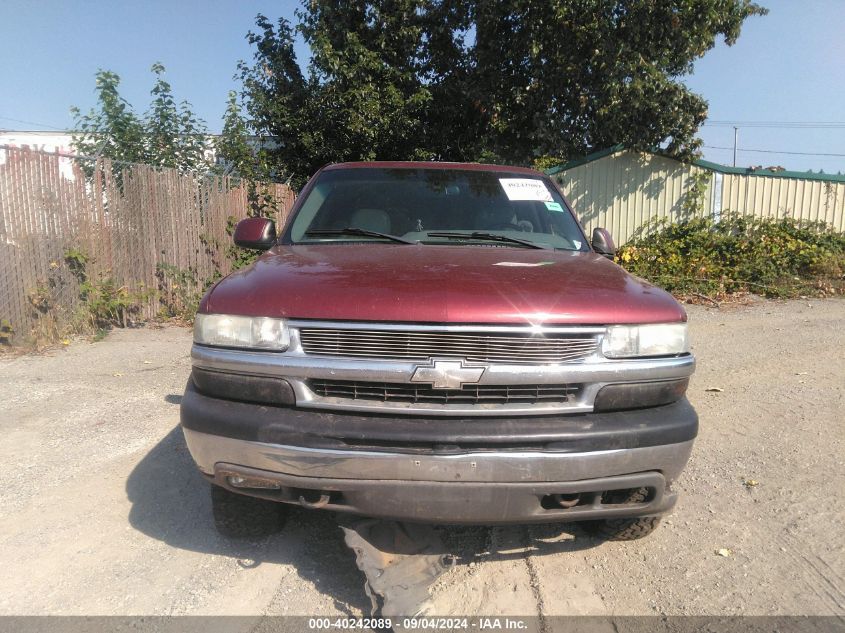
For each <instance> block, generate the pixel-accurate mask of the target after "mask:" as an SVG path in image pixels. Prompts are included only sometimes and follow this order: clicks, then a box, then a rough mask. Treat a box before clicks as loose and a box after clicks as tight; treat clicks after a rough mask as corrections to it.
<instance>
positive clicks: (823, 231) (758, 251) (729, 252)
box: [616, 214, 845, 298]
mask: <svg viewBox="0 0 845 633" xmlns="http://www.w3.org/2000/svg"><path fill="white" fill-rule="evenodd" d="M616 261H617V262H618V263H619V264H621V265H622V266H624V267H625V268H626V269H627V270H629V271H630V272H632V273H633V274H635V275H638V276H640V277H643V278H645V279H647V280H649V281H651V282H652V283H655V284H656V285H658V286H660V287H662V288H665V289H666V290H668V291H670V292H672V293H674V294H678V295H693V294H701V295H705V296H707V297H711V298H712V297H716V296H719V295H724V294H729V293H734V292H739V291H751V292H755V293H757V294H762V295H764V296H767V297H795V296H803V295H813V296H828V295H834V294H840V293H843V291H845V278H843V276H844V275H845V234H843V233H838V232H835V231H834V230H833V229H831V228H830V227H828V226H827V225H825V224H824V223H823V222H805V221H799V220H793V219H788V218H784V219H759V218H752V217H746V216H739V215H734V214H726V215H724V216H723V217H722V219H721V220H719V221H718V222H714V221H713V220H711V219H709V218H696V219H691V220H687V221H682V222H676V223H669V222H667V221H665V220H663V221H658V222H653V223H651V224H649V225H647V226H645V227H644V228H643V229H642V230H641V231H640V232H639V235H638V236H637V237H635V239H634V240H632V241H631V242H629V243H628V244H626V245H625V246H623V247H622V248H620V249H619V251H618V253H617V257H616Z"/></svg>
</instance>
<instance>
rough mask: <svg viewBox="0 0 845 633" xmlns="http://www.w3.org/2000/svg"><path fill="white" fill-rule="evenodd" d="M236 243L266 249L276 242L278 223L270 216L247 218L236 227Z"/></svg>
mask: <svg viewBox="0 0 845 633" xmlns="http://www.w3.org/2000/svg"><path fill="white" fill-rule="evenodd" d="M234 240H235V244H237V245H238V246H241V247H242V248H251V249H253V250H257V251H266V250H267V249H268V248H271V247H272V246H273V244H275V243H276V223H275V222H273V220H271V219H270V218H246V219H245V220H241V221H240V222H238V225H237V226H236V227H235V237H234Z"/></svg>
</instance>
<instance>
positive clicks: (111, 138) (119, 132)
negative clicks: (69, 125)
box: [70, 70, 146, 162]
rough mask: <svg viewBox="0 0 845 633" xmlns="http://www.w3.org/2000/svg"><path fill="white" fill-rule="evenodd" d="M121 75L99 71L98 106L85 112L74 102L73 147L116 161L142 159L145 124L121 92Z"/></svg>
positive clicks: (82, 152) (72, 113)
mask: <svg viewBox="0 0 845 633" xmlns="http://www.w3.org/2000/svg"><path fill="white" fill-rule="evenodd" d="M119 85H120V77H118V76H117V74H115V73H113V72H111V71H109V70H100V71H98V72H97V80H96V86H97V88H96V91H97V102H98V104H99V109H98V110H93V109H92V110H91V111H90V112H89V113H88V114H82V112H81V111H80V109H79V108H77V107H76V106H72V107H71V109H70V112H71V115H72V116H73V118H74V121H75V125H74V130H75V131H76V133H75V134H74V135H73V143H72V145H73V148H74V149H75V150H76V151H77V152H79V153H80V154H82V155H83V156H104V157H106V158H111V159H112V160H116V161H126V162H143V161H144V159H145V158H146V147H145V143H144V124H143V122H142V121H141V120H140V119H139V118H138V117H137V116H136V115H135V113H134V112H133V110H132V106H131V105H130V104H129V102H128V101H126V99H124V98H123V97H121V96H120V94H119V92H118V86H119Z"/></svg>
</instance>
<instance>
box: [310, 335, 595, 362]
mask: <svg viewBox="0 0 845 633" xmlns="http://www.w3.org/2000/svg"><path fill="white" fill-rule="evenodd" d="M299 338H300V341H301V343H302V349H303V351H305V353H307V354H324V355H329V356H353V357H362V358H363V357H366V358H384V359H408V360H426V359H428V358H444V357H457V358H465V359H466V360H468V361H471V362H473V361H475V362H482V363H489V362H499V363H530V364H535V365H549V364H558V363H570V362H573V361H577V360H581V359H583V358H586V357H588V356H590V355H592V354H593V352H594V351H595V349H596V339H595V338H594V337H593V336H592V335H584V334H582V335H578V334H547V335H544V336H531V335H530V334H523V333H519V334H486V333H478V334H476V333H471V332H470V333H456V332H436V331H393V330H352V329H350V330H344V329H331V328H308V327H305V328H300V330H299Z"/></svg>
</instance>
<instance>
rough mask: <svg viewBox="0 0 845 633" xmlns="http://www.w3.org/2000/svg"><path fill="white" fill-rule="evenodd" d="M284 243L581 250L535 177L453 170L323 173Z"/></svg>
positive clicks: (547, 188)
mask: <svg viewBox="0 0 845 633" xmlns="http://www.w3.org/2000/svg"><path fill="white" fill-rule="evenodd" d="M348 229H352V230H348ZM396 238H401V239H396ZM288 239H289V240H290V241H291V242H292V243H294V244H315V243H320V244H322V243H349V242H383V243H391V242H393V243H396V242H404V241H410V242H420V243H423V244H446V245H454V246H460V245H466V244H472V245H484V246H491V247H493V246H495V247H507V248H538V247H539V248H554V249H563V250H576V251H577V250H580V251H587V250H589V248H588V246H587V244H586V243H585V242H584V235H583V233H582V232H581V229H580V228H579V227H578V224H577V222H576V221H575V218H574V217H573V216H572V214H571V213H570V212H569V210H568V209H567V207H566V204H565V203H564V201H563V198H561V196H560V194H559V193H558V192H557V190H555V189H554V187H552V186H551V185H548V184H547V183H546V181H544V180H543V179H542V178H539V177H535V176H532V175H531V174H525V173H509V172H499V171H470V170H461V169H413V168H401V169H379V168H354V169H332V170H327V171H324V172H323V173H322V174H320V176H319V179H318V180H317V182H316V183H315V185H314V187H313V188H312V189H311V190H310V192H309V193H308V196H307V198H306V199H305V200H303V202H302V205H301V207H300V209H299V212H298V213H297V215H296V217H295V218H294V220H293V223H292V224H291V228H290V231H289V235H288Z"/></svg>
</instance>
